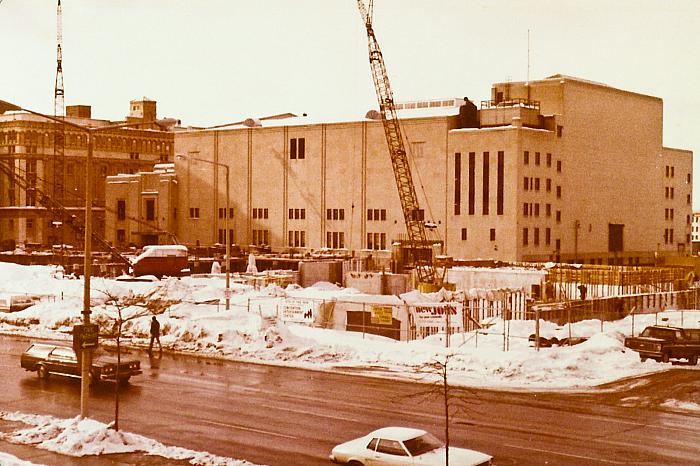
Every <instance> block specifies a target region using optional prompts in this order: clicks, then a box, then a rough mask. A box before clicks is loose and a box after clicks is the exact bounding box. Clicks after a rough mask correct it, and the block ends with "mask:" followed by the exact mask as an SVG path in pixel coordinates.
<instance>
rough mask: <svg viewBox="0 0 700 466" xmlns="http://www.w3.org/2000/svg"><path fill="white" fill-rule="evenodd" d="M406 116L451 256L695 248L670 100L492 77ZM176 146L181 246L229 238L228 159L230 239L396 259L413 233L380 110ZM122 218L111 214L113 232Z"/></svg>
mask: <svg viewBox="0 0 700 466" xmlns="http://www.w3.org/2000/svg"><path fill="white" fill-rule="evenodd" d="M399 117H400V118H401V119H402V122H403V130H404V136H405V137H406V146H407V149H408V152H409V155H410V158H411V159H412V163H413V178H414V183H415V185H416V189H417V191H418V198H419V202H420V205H421V206H422V208H423V212H421V213H419V215H422V216H423V218H424V219H425V221H426V224H427V225H430V226H435V228H429V231H431V232H434V233H435V234H436V244H439V245H441V249H442V250H441V251H440V252H442V253H443V254H447V255H449V256H453V257H455V258H469V259H475V258H481V259H495V260H505V261H547V260H556V259H560V260H562V261H578V262H585V263H598V264H609V263H624V264H637V263H650V262H652V261H654V260H655V257H656V256H657V255H659V254H674V255H675V254H679V253H680V254H683V253H686V252H689V251H690V242H691V238H690V233H691V216H692V212H691V197H692V196H691V194H692V193H691V190H692V186H691V180H692V153H691V152H690V151H686V150H679V149H670V148H666V147H664V146H663V141H662V132H663V131H662V130H663V102H662V100H661V99H660V98H657V97H651V96H646V95H642V94H638V93H633V92H628V91H625V90H620V89H615V88H613V87H610V86H607V85H605V84H600V83H594V82H590V81H585V80H582V79H578V78H573V77H568V76H561V75H556V76H552V77H549V78H546V79H543V80H539V81H532V82H529V83H525V82H520V83H511V82H509V83H498V84H495V85H493V87H492V90H491V99H490V100H489V101H485V102H481V103H480V105H479V109H478V110H477V108H476V107H475V106H474V105H473V104H471V103H469V102H465V100H464V99H443V100H435V101H426V102H412V103H405V104H401V105H399ZM175 154H176V155H178V156H181V157H176V160H175V173H176V178H177V195H176V196H173V195H168V196H165V198H167V202H175V199H177V203H176V204H171V205H169V206H168V207H167V208H165V209H164V210H162V211H163V212H165V211H167V212H169V214H168V215H166V216H165V217H167V218H170V216H171V217H172V218H173V219H174V225H175V230H176V233H177V236H178V238H179V239H180V241H182V242H184V243H187V244H195V243H199V244H202V245H207V244H214V243H223V242H224V231H225V230H224V229H225V228H226V227H227V218H226V214H227V211H226V208H225V207H226V194H225V193H226V190H225V175H226V169H225V167H228V169H229V170H230V175H229V176H230V207H231V210H232V212H230V213H231V214H232V215H231V218H230V220H228V222H229V228H230V229H231V230H232V235H231V238H232V242H233V243H236V244H239V245H241V246H247V245H269V246H270V247H271V248H272V249H273V250H277V251H288V250H290V249H294V250H296V251H298V252H304V251H310V250H318V249H321V248H329V249H334V250H347V251H351V252H352V253H354V254H355V255H367V254H370V253H371V254H373V255H374V257H382V256H386V257H388V256H389V255H390V254H391V250H392V248H393V247H394V246H393V245H394V244H395V243H396V242H397V241H399V240H401V239H402V238H405V225H404V221H403V214H402V210H401V205H400V203H399V197H398V194H397V189H396V184H395V180H394V175H393V171H392V167H391V162H390V159H389V155H388V151H387V147H386V140H385V136H384V131H383V127H382V123H381V121H380V120H379V119H376V112H374V113H372V112H370V113H368V115H367V116H365V117H364V118H359V117H358V118H357V119H356V120H354V121H348V120H343V121H330V120H325V121H315V120H313V119H312V118H310V117H290V118H285V119H272V120H263V121H261V120H255V119H249V120H246V122H245V123H243V124H239V125H232V126H230V127H225V128H220V129H217V130H193V131H186V132H180V133H177V134H176V136H175ZM202 160H204V161H206V162H203V161H202ZM161 176H162V175H161ZM112 180H114V182H118V181H119V179H118V178H110V183H111V182H112ZM137 185H138V183H136V182H135V183H134V189H137V188H136V187H135V186H137ZM115 189H116V188H115ZM119 189H123V186H122V187H121V188H119ZM119 196H122V197H125V196H126V194H123V193H122V194H119ZM165 198H164V199H165ZM116 202H117V199H116V198H114V197H113V196H111V195H108V203H110V204H114V207H116ZM159 202H162V201H159ZM141 205H142V204H141V203H140V202H139V203H133V208H134V209H136V208H140V207H138V206H141ZM127 208H128V209H130V208H131V207H127ZM158 211H159V212H161V207H158ZM134 212H136V211H134ZM159 215H160V214H159ZM119 229H120V227H119V226H118V225H115V224H112V223H109V219H108V227H107V235H108V239H111V240H113V241H116V240H117V237H116V235H117V231H118V230H119Z"/></svg>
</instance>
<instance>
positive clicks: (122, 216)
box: [117, 199, 126, 220]
mask: <svg viewBox="0 0 700 466" xmlns="http://www.w3.org/2000/svg"><path fill="white" fill-rule="evenodd" d="M117 220H126V200H124V199H118V200H117Z"/></svg>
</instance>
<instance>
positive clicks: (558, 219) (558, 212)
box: [556, 210, 561, 223]
mask: <svg viewBox="0 0 700 466" xmlns="http://www.w3.org/2000/svg"><path fill="white" fill-rule="evenodd" d="M556 218H557V223H560V222H561V210H557V214H556Z"/></svg>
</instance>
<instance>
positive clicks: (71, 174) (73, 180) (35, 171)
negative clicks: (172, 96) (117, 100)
mask: <svg viewBox="0 0 700 466" xmlns="http://www.w3.org/2000/svg"><path fill="white" fill-rule="evenodd" d="M66 120H67V121H68V122H71V123H75V124H77V125H82V126H88V127H97V128H99V127H107V126H114V125H115V124H121V123H126V124H133V125H134V126H135V127H133V128H131V127H130V128H115V129H107V128H105V130H104V131H100V130H97V131H96V132H95V141H94V155H93V164H92V174H91V176H92V177H93V178H92V179H93V180H94V188H95V189H94V199H93V205H94V209H93V212H94V213H93V215H94V219H95V221H94V223H93V225H94V231H95V232H96V233H97V234H98V235H100V236H102V237H104V235H105V224H104V213H105V186H106V179H107V176H109V175H116V174H117V173H137V172H139V171H150V170H152V169H153V166H154V164H156V163H159V162H169V161H172V160H173V153H174V151H173V141H174V138H173V132H172V131H162V130H161V129H160V128H159V127H158V126H156V125H154V124H150V123H147V122H151V121H154V120H156V102H155V101H152V100H150V99H147V98H143V99H142V100H134V101H132V102H131V103H130V111H129V116H127V117H126V119H125V120H123V121H120V122H114V121H108V120H99V119H94V118H92V117H91V108H90V107H89V106H85V105H74V106H68V107H67V108H66ZM64 128H65V133H62V134H64V136H63V140H64V144H63V145H62V146H61V148H60V149H59V148H58V147H57V145H56V143H57V141H56V138H55V136H56V134H57V124H56V123H55V122H52V121H50V120H48V119H46V118H42V117H40V116H37V115H33V114H29V113H26V112H16V113H7V114H4V115H0V165H1V166H0V246H2V247H0V250H2V249H12V248H14V247H16V246H19V247H23V246H27V245H43V246H46V245H53V244H59V243H66V244H72V245H77V246H78V247H80V248H81V249H82V247H83V235H82V234H81V233H80V232H76V231H74V230H71V229H70V228H68V227H67V226H65V225H64V224H63V223H64V222H61V221H56V220H57V219H56V218H55V216H53V215H52V214H51V213H50V212H49V211H47V208H46V204H45V203H44V202H42V200H43V198H45V197H51V198H52V199H53V200H56V201H57V202H58V203H60V204H61V205H63V206H65V207H66V208H67V209H68V210H69V212H70V215H75V216H76V217H78V218H79V219H80V220H79V222H80V223H82V221H83V220H82V219H84V214H85V181H86V169H85V163H86V156H87V133H86V132H85V131H82V130H80V129H79V128H76V127H72V126H69V125H64ZM59 152H60V153H59ZM61 153H62V154H63V155H62V156H61ZM58 186H60V187H61V189H60V192H59V190H58V189H57V187H58Z"/></svg>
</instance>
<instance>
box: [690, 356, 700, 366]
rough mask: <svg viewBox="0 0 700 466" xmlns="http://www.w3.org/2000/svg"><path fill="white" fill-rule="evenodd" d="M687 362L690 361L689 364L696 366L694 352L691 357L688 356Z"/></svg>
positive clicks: (696, 357) (696, 361)
mask: <svg viewBox="0 0 700 466" xmlns="http://www.w3.org/2000/svg"><path fill="white" fill-rule="evenodd" d="M688 362H689V363H690V365H691V366H697V364H698V355H697V354H694V355H692V356H691V357H689V358H688Z"/></svg>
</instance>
